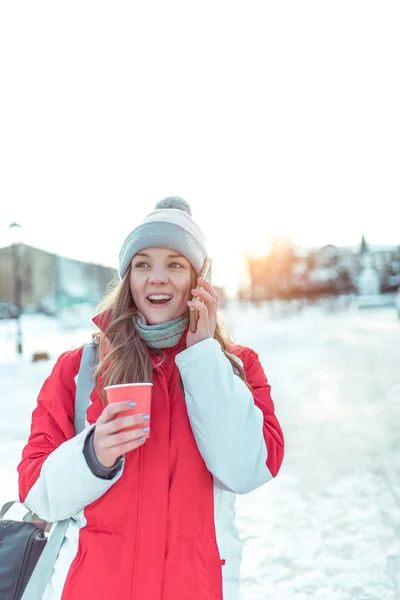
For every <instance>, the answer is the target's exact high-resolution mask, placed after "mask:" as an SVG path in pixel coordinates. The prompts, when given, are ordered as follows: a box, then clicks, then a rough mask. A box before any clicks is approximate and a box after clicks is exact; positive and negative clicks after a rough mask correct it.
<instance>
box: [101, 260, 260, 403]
mask: <svg viewBox="0 0 400 600" xmlns="http://www.w3.org/2000/svg"><path fill="white" fill-rule="evenodd" d="M130 272H131V268H130V267H129V269H128V271H127V273H126V275H125V277H124V278H123V280H122V281H118V280H117V281H114V282H112V283H111V284H110V286H109V290H108V292H107V293H106V295H105V296H104V298H103V299H102V300H101V302H100V304H99V306H98V312H99V313H106V314H107V315H108V323H107V324H106V326H105V329H104V332H103V333H102V334H100V336H99V352H98V361H97V366H96V369H95V374H94V377H95V384H96V389H97V391H98V393H99V395H100V398H101V400H102V402H103V404H106V396H105V393H104V387H105V386H107V385H114V384H119V383H130V382H138V381H150V382H151V381H152V380H153V366H152V364H151V361H150V356H149V347H148V346H147V345H146V344H145V342H144V341H143V340H142V338H141V337H140V335H139V332H138V330H137V328H136V327H135V325H134V319H133V317H134V316H135V315H138V313H139V311H138V309H137V307H136V305H135V303H134V301H133V298H132V294H131V290H130V284H129V279H130ZM196 285H197V273H196V271H195V270H194V269H193V267H191V287H192V288H194V287H196ZM214 338H215V339H216V340H217V341H218V343H219V344H220V346H221V349H222V352H223V353H224V354H225V356H226V357H227V358H228V360H229V361H230V363H231V365H232V368H233V371H234V372H235V373H236V374H237V375H238V376H239V377H240V378H241V379H242V380H243V381H244V382H245V383H246V385H247V387H248V388H249V389H251V388H250V385H249V384H248V383H247V380H246V375H245V372H244V369H243V367H242V366H241V365H240V364H238V363H237V362H236V361H235V359H234V358H233V355H232V354H231V353H230V351H229V350H230V348H231V346H232V344H233V341H232V339H231V337H230V335H229V332H228V329H227V327H226V325H225V323H224V322H223V320H222V318H221V315H220V313H218V314H217V326H216V329H215V334H214ZM160 354H163V352H162V351H161V352H160ZM161 362H162V361H161ZM159 364H161V363H159Z"/></svg>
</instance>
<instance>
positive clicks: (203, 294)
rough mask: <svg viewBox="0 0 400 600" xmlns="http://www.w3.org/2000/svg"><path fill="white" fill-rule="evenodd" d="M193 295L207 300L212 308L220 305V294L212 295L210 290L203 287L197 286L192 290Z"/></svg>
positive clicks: (203, 300)
mask: <svg viewBox="0 0 400 600" xmlns="http://www.w3.org/2000/svg"><path fill="white" fill-rule="evenodd" d="M192 295H193V296H195V297H196V299H198V300H201V301H202V302H205V303H206V304H207V306H208V307H209V308H210V309H216V308H217V307H218V296H217V295H216V294H215V295H212V294H211V293H210V292H209V291H207V290H205V289H204V290H203V289H201V288H195V289H193V290H192Z"/></svg>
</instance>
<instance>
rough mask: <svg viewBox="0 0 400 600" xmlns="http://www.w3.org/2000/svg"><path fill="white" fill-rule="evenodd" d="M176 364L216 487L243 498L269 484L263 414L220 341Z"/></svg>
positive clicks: (187, 353) (186, 353)
mask: <svg viewBox="0 0 400 600" xmlns="http://www.w3.org/2000/svg"><path fill="white" fill-rule="evenodd" d="M175 362H176V364H177V366H178V368H179V371H180V374H181V377H182V381H183V386H184V389H185V399H186V406H187V411H188V416H189V420H190V424H191V427H192V431H193V434H194V437H195V440H196V443H197V446H198V448H199V451H200V453H201V455H202V457H203V459H204V462H205V464H206V466H207V468H208V470H209V471H210V472H211V473H212V474H213V476H214V479H215V480H216V482H217V483H218V484H219V485H222V487H224V488H226V489H228V490H230V491H232V492H235V493H242V494H243V493H247V492H250V491H251V490H253V489H255V488H257V487H259V486H260V485H262V484H264V483H266V482H267V481H269V480H270V479H271V478H272V474H271V472H270V471H269V469H268V467H267V464H266V463H267V445H266V442H265V439H264V435H263V420H264V419H263V413H262V411H261V410H260V408H258V407H257V406H256V405H255V404H254V399H253V395H252V393H251V391H250V390H249V389H248V388H247V386H246V385H245V383H244V382H243V381H242V380H241V379H240V377H238V376H237V375H235V374H234V372H233V369H232V365H231V363H230V361H229V360H228V359H227V357H226V356H225V355H224V353H223V352H222V349H221V346H220V344H219V343H218V341H217V340H215V339H212V338H209V339H206V340H204V341H202V342H199V343H197V344H194V345H193V346H191V347H190V348H187V349H186V350H184V351H183V352H181V353H179V354H178V355H177V356H176V358H175Z"/></svg>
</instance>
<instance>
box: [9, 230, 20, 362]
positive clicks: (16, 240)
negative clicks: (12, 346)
mask: <svg viewBox="0 0 400 600" xmlns="http://www.w3.org/2000/svg"><path fill="white" fill-rule="evenodd" d="M9 229H10V233H11V240H12V244H11V256H12V270H13V280H14V304H15V306H16V307H17V316H16V319H15V323H16V350H17V353H18V354H19V355H22V328H21V312H22V302H21V300H22V298H21V296H22V280H21V257H20V254H19V247H20V245H21V238H20V229H21V225H19V224H18V223H10V225H9Z"/></svg>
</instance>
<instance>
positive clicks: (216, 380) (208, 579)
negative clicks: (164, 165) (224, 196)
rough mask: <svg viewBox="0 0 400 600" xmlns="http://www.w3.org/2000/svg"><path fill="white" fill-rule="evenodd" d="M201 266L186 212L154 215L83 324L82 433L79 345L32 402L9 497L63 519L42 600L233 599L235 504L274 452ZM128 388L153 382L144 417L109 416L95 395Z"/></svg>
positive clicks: (249, 355) (269, 407)
mask: <svg viewBox="0 0 400 600" xmlns="http://www.w3.org/2000/svg"><path fill="white" fill-rule="evenodd" d="M206 257H207V251H206V246H205V241H204V237H203V234H202V232H201V231H200V229H199V227H198V226H197V225H196V223H195V222H194V221H193V219H192V217H191V211H190V207H189V205H188V204H187V203H186V202H185V201H184V200H182V199H181V198H166V199H165V200H163V201H161V202H159V203H158V204H157V206H156V210H154V211H153V212H152V213H150V214H149V215H148V216H147V217H146V218H145V220H144V222H143V223H142V224H140V225H139V226H138V227H136V228H135V229H134V230H133V231H132V232H131V233H130V234H129V235H128V237H127V239H126V240H125V242H124V244H123V246H122V249H121V252H120V260H119V276H120V280H121V281H120V283H119V284H118V286H117V287H116V289H115V290H114V292H112V293H111V294H110V295H109V296H108V297H106V299H105V302H104V303H103V307H102V310H101V312H100V313H99V314H98V315H97V316H96V317H95V318H94V322H95V323H96V325H97V326H98V328H99V330H100V333H99V334H98V335H97V337H98V342H99V345H98V350H99V352H98V355H99V360H98V364H97V368H96V371H95V381H96V386H95V389H94V390H93V392H92V394H91V404H90V407H89V409H88V410H87V413H86V420H87V428H86V429H85V430H84V431H83V432H82V433H81V434H79V435H76V436H74V428H73V422H74V394H75V389H76V384H75V377H76V375H77V373H78V370H79V363H80V359H81V356H82V348H78V349H77V350H73V351H69V352H65V353H64V354H62V355H61V356H60V357H59V359H58V360H57V362H56V364H55V366H54V369H53V371H52V373H51V375H50V376H49V378H48V379H47V380H46V381H45V383H44V385H43V387H42V389H41V391H40V393H39V398H38V405H37V407H36V409H35V410H34V412H33V415H32V426H31V435H30V437H29V440H28V443H27V445H26V447H25V448H24V451H23V455H22V460H21V463H20V465H19V467H18V471H19V486H20V499H21V501H22V502H24V504H25V505H26V506H27V507H28V508H30V509H31V510H32V511H33V512H35V513H36V514H38V515H39V516H40V517H41V518H43V519H45V520H47V521H49V522H55V521H58V520H61V519H66V518H69V517H73V521H71V525H70V526H69V528H68V530H67V534H66V537H65V540H64V542H63V545H62V547H61V550H60V553H59V556H58V559H57V562H56V564H55V568H54V571H53V574H52V577H51V581H50V582H49V584H48V586H47V589H46V593H45V595H44V599H45V600H56V599H60V598H61V597H62V600H82V599H85V600H109V599H110V598H115V599H116V600H189V599H190V600H222V599H223V600H236V599H237V597H238V587H239V579H240V562H241V554H242V546H241V542H240V539H239V536H238V533H237V529H236V527H235V523H234V517H235V510H234V502H235V494H245V493H247V492H250V491H252V490H254V489H255V488H257V487H259V486H261V485H262V484H264V483H265V482H267V481H269V480H270V479H272V478H273V477H275V476H276V474H277V473H278V471H279V468H280V466H281V463H282V460H283V454H284V439H283V434H282V431H281V428H280V425H279V423H278V420H277V418H276V416H275V413H274V405H273V402H272V400H271V396H270V386H269V384H268V382H267V379H266V377H265V374H264V371H263V368H262V366H261V364H260V362H259V359H258V356H257V354H256V353H255V352H254V351H253V350H251V349H250V348H247V347H243V346H240V345H238V344H234V343H233V342H232V341H231V340H230V339H229V337H228V336H227V335H226V334H224V333H223V329H222V326H221V323H220V321H219V316H218V297H217V294H216V293H215V290H214V289H213V287H212V285H211V284H210V283H207V282H206V281H203V280H199V279H198V273H199V272H200V270H201V268H202V266H203V263H204V261H205V259H206ZM200 287H202V288H204V289H202V290H201V289H199V288H200ZM192 295H195V296H196V298H199V299H202V300H203V301H204V302H192V301H191V300H190V299H191V297H192ZM191 306H196V307H197V308H198V311H199V320H198V323H197V330H196V332H195V333H192V332H191V331H190V328H189V323H188V309H189V307H191ZM140 381H151V382H153V388H152V389H153V391H152V407H151V419H149V418H148V415H140V416H137V415H135V416H129V417H121V416H119V413H120V412H121V411H124V410H125V411H126V409H127V408H129V406H130V405H129V403H128V401H126V402H125V401H124V402H121V403H118V404H109V405H107V402H106V397H105V393H104V387H105V386H107V385H110V384H116V383H127V382H140ZM127 400H128V399H127ZM138 423H140V424H142V426H143V431H142V430H137V429H134V430H132V429H131V430H130V431H122V430H123V429H126V428H127V427H129V426H130V427H132V425H134V424H138ZM147 427H150V431H151V435H150V438H149V439H145V438H144V437H143V432H145V431H146V428H147Z"/></svg>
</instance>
